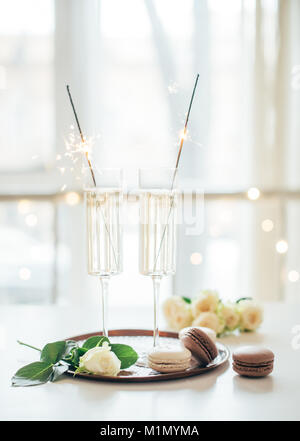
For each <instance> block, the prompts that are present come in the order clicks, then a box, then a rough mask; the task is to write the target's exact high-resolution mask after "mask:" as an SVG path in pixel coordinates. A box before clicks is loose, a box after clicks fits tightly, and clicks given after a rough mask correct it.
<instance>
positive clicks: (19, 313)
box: [0, 303, 300, 421]
mask: <svg viewBox="0 0 300 441" xmlns="http://www.w3.org/2000/svg"><path fill="white" fill-rule="evenodd" d="M151 319H152V314H151V311H147V310H145V309H140V308H138V309H136V310H135V311H132V310H131V311H130V310H127V309H112V310H111V311H110V322H111V328H115V329H116V328H144V329H147V328H148V329H151ZM98 322H99V311H98V310H97V308H86V309H84V308H71V307H68V308H67V307H58V306H1V307H0V419H1V420H98V421H114V420H129V421H135V420H147V421H151V420H158V421H164V420H165V421H166V420H171V421H176V420H177V421H180V420H192V421H199V420H299V419H300V349H298V350H295V349H293V348H292V345H291V342H292V338H293V337H294V334H292V328H293V327H294V326H295V325H297V324H300V310H299V307H295V305H284V304H279V303H276V304H267V305H265V320H264V323H263V326H262V327H261V329H260V331H259V332H258V333H255V334H251V333H246V334H243V335H241V336H230V337H225V338H223V339H221V341H222V342H223V343H225V344H227V345H228V346H229V348H230V349H231V350H232V349H233V348H235V347H237V346H239V345H242V344H263V345H265V346H267V347H269V348H270V349H272V350H273V351H274V353H275V366H274V371H273V374H272V375H270V376H268V377H266V378H262V379H247V378H243V377H240V376H238V375H236V374H235V373H234V371H233V370H232V368H231V361H230V363H228V365H227V366H226V367H224V368H223V367H221V368H219V369H217V370H215V371H211V372H209V373H206V374H203V375H200V376H198V377H191V378H188V379H183V380H175V381H166V382H153V383H144V384H134V383H132V384H131V383H127V384H123V385H120V384H113V383H107V382H103V383H102V382H94V381H89V380H82V379H81V380H79V379H73V378H71V377H67V376H64V377H63V379H61V380H60V381H57V382H55V383H47V384H45V385H40V386H32V387H26V388H20V387H11V382H10V379H11V376H12V375H13V374H14V373H15V371H16V370H17V369H18V368H20V367H21V366H23V365H24V364H26V363H30V362H32V361H35V360H37V359H38V358H37V357H38V354H37V353H36V352H35V351H33V350H31V349H29V348H25V347H22V346H20V345H18V344H17V343H16V340H17V339H20V340H22V341H25V342H27V343H30V344H32V345H36V346H43V344H45V343H47V342H50V341H55V340H59V339H63V338H67V337H70V336H73V335H78V334H82V333H87V332H93V331H95V330H97V324H98Z"/></svg>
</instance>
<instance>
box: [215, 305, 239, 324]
mask: <svg viewBox="0 0 300 441" xmlns="http://www.w3.org/2000/svg"><path fill="white" fill-rule="evenodd" d="M218 315H219V316H220V317H221V318H222V319H223V320H224V322H225V328H226V330H228V331H234V330H235V329H236V328H237V327H238V326H239V323H240V313H239V311H238V309H237V305H236V304H235V303H224V304H222V305H220V306H219V309H218Z"/></svg>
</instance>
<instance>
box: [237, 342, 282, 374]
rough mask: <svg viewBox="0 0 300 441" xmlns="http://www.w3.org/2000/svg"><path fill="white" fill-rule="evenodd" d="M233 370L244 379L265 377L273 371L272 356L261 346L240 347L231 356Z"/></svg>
mask: <svg viewBox="0 0 300 441" xmlns="http://www.w3.org/2000/svg"><path fill="white" fill-rule="evenodd" d="M232 359H233V364H232V368H233V370H234V371H235V372H236V373H238V374H239V375H244V376H246V377H265V376H266V375H269V374H270V373H271V372H272V371H273V365H274V354H273V352H272V351H271V350H270V349H267V348H264V347H261V346H242V347H240V348H238V349H236V350H235V351H234V352H233V354H232Z"/></svg>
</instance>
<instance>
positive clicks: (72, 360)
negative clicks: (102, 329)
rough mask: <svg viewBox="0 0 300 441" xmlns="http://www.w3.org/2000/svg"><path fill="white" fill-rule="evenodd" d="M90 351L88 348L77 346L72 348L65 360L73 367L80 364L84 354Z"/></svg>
mask: <svg viewBox="0 0 300 441" xmlns="http://www.w3.org/2000/svg"><path fill="white" fill-rule="evenodd" d="M87 351H88V349H87V348H80V347H75V348H73V349H72V350H71V352H70V353H69V354H68V356H66V357H65V358H64V361H66V362H67V363H69V364H70V365H71V366H73V367H75V368H76V367H78V366H79V359H80V357H81V356H82V355H84V354H85V353H86V352H87Z"/></svg>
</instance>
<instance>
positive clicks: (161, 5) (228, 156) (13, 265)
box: [0, 0, 300, 306]
mask: <svg viewBox="0 0 300 441" xmlns="http://www.w3.org/2000/svg"><path fill="white" fill-rule="evenodd" d="M0 10H1V14H0V112H1V118H0V153H1V156H0V304H8V303H9V304H13V303H27V304H28V303H33V304H45V303H57V304H61V305H71V304H84V303H90V304H93V303H95V305H96V304H98V302H99V301H100V299H99V288H100V287H99V281H98V280H97V279H95V278H93V277H89V276H88V275H87V270H86V244H85V221H84V206H83V199H82V177H81V175H80V173H79V171H78V167H76V164H74V163H73V162H72V161H70V158H69V157H68V155H66V153H67V149H66V141H68V140H69V139H70V136H73V135H72V133H73V134H74V133H75V134H76V126H75V127H74V125H75V121H74V116H73V114H72V110H71V107H70V103H69V100H68V96H67V93H66V88H65V85H66V84H69V85H70V87H71V91H72V95H73V98H74V102H75V104H76V108H77V111H78V114H79V118H80V122H81V126H82V129H83V131H84V133H85V134H86V135H88V136H93V137H94V139H95V143H94V148H93V161H94V163H95V164H97V165H100V166H101V167H122V168H123V169H124V175H125V184H126V190H127V191H128V198H126V217H127V221H126V222H125V224H124V273H123V274H122V275H120V276H118V277H115V278H114V279H113V280H112V285H111V295H110V302H111V304H118V305H129V306H130V305H134V304H143V305H148V304H149V305H150V304H152V286H151V282H150V280H148V278H146V277H143V276H140V275H139V274H138V225H137V216H138V198H137V197H136V195H135V190H136V188H137V169H138V168H139V167H148V166H149V167H150V166H169V167H173V166H174V165H175V161H176V156H177V152H178V145H179V142H178V141H179V137H178V134H179V132H180V130H181V129H182V127H183V123H184V118H185V113H186V111H187V107H188V103H189V99H190V95H191V91H192V88H193V84H194V81H195V77H196V73H197V72H199V74H200V79H199V84H198V90H197V94H196V97H195V101H194V104H193V109H192V114H191V119H190V122H189V134H188V137H187V139H186V141H185V143H184V151H183V155H182V158H181V163H180V185H181V187H182V188H184V189H185V191H186V194H187V195H189V194H190V200H191V204H192V199H193V191H195V190H197V189H198V190H199V189H201V191H202V190H203V191H204V211H203V213H202V216H203V229H202V230H201V234H197V235H191V234H187V230H186V225H181V226H180V227H179V234H178V258H177V273H176V276H175V277H173V278H172V279H170V280H166V281H164V283H163V293H164V296H168V295H170V294H171V293H174V294H177V295H185V296H193V295H195V294H196V293H197V292H198V291H199V290H201V289H203V288H212V289H217V290H218V291H219V294H220V296H221V297H222V298H223V299H235V298H237V297H242V296H253V297H255V298H256V299H258V300H263V301H264V300H266V301H273V300H280V301H285V302H294V303H299V302H300V228H299V224H300V124H299V118H300V25H299V24H300V0H228V1H226V2H225V1H223V0H185V1H184V2H183V1H180V0H160V1H158V0H127V1H126V2H125V1H123V0H56V1H55V0H10V1H7V0H0ZM70 134H71V135H70ZM76 135H77V134H76Z"/></svg>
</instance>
